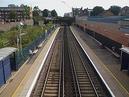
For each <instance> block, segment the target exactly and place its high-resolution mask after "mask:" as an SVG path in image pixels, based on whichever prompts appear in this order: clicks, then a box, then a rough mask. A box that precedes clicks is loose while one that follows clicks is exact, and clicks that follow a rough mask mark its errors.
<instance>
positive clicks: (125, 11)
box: [120, 6, 129, 16]
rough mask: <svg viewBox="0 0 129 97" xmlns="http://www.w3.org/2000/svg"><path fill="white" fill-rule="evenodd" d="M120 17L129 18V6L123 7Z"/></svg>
mask: <svg viewBox="0 0 129 97" xmlns="http://www.w3.org/2000/svg"><path fill="white" fill-rule="evenodd" d="M120 15H121V16H129V7H128V6H125V7H123V8H122V9H121V12H120Z"/></svg>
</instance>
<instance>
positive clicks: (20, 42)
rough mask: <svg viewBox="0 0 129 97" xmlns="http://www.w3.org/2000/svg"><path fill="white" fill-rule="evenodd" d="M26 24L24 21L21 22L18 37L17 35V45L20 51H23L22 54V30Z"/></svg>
mask: <svg viewBox="0 0 129 97" xmlns="http://www.w3.org/2000/svg"><path fill="white" fill-rule="evenodd" d="M23 25H24V24H23V23H22V22H20V23H19V25H18V28H19V33H18V37H17V46H18V48H19V51H21V55H22V38H21V32H22V26H23Z"/></svg>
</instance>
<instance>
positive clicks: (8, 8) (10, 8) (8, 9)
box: [0, 7, 24, 11]
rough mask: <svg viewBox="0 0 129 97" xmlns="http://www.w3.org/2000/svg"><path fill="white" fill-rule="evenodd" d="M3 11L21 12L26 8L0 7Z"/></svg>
mask: <svg viewBox="0 0 129 97" xmlns="http://www.w3.org/2000/svg"><path fill="white" fill-rule="evenodd" d="M0 10H1V11H5V10H6V11H10V10H20V11H23V10H24V8H23V7H0Z"/></svg>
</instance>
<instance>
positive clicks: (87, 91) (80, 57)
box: [31, 27, 111, 97]
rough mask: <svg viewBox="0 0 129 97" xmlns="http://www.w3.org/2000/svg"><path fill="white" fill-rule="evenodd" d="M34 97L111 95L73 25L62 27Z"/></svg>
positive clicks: (34, 90)
mask: <svg viewBox="0 0 129 97" xmlns="http://www.w3.org/2000/svg"><path fill="white" fill-rule="evenodd" d="M31 97H111V96H110V93H109V92H108V91H107V89H106V87H105V85H104V84H103V83H102V81H101V80H100V78H99V76H98V75H97V73H96V71H95V70H94V68H93V67H92V65H91V63H90V61H89V60H88V58H87V56H86V55H85V54H84V52H83V50H82V49H81V47H80V45H79V44H78V42H77V41H76V39H75V37H74V36H73V34H72V32H71V31H70V29H69V27H62V28H61V29H60V31H59V33H58V35H57V37H56V40H55V42H54V45H53V48H52V50H51V52H50V54H49V56H48V59H47V60H46V62H45V64H44V68H43V69H42V71H41V73H40V76H39V78H38V81H37V84H36V85H35V88H34V89H33V92H32V94H31Z"/></svg>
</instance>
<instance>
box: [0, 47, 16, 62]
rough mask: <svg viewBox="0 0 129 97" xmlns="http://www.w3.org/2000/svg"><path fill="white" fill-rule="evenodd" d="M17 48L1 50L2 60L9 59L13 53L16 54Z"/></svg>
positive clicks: (0, 56) (0, 58) (0, 57)
mask: <svg viewBox="0 0 129 97" xmlns="http://www.w3.org/2000/svg"><path fill="white" fill-rule="evenodd" d="M16 50H17V48H14V47H5V48H1V49H0V60H2V59H4V58H6V57H8V56H9V55H11V54H12V53H14V52H16Z"/></svg>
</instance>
